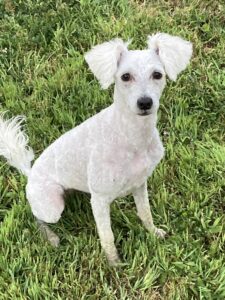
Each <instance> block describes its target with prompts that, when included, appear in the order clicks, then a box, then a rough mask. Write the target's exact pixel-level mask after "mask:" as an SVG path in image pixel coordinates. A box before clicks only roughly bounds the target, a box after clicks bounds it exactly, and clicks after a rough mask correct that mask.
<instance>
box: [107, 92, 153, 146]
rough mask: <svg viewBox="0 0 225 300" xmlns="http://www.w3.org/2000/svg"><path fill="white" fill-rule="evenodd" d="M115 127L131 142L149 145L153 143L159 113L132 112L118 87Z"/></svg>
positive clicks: (114, 105)
mask: <svg viewBox="0 0 225 300" xmlns="http://www.w3.org/2000/svg"><path fill="white" fill-rule="evenodd" d="M112 110H113V120H112V121H113V122H114V129H115V126H116V127H117V128H116V130H117V131H118V132H119V133H120V134H121V135H123V136H124V137H125V138H126V139H127V140H128V141H129V142H130V143H132V144H134V145H137V146H139V147H140V146H141V145H143V146H144V147H145V145H146V146H147V145H148V144H149V143H151V140H152V137H153V134H154V132H155V128H156V122H157V115H156V114H151V115H148V116H139V115H136V114H135V113H134V112H132V111H131V110H130V109H129V107H128V106H127V105H126V102H125V101H123V99H121V95H120V94H119V93H118V91H117V89H116V87H115V90H114V103H113V105H112Z"/></svg>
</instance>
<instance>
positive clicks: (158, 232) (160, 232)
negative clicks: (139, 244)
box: [153, 227, 166, 239]
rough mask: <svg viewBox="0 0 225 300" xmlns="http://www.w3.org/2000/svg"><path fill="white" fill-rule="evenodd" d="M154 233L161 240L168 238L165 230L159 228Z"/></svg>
mask: <svg viewBox="0 0 225 300" xmlns="http://www.w3.org/2000/svg"><path fill="white" fill-rule="evenodd" d="M153 233H154V235H155V236H157V237H158V238H160V239H163V238H165V236H166V232H165V231H164V230H163V229H160V228H157V227H155V228H154V230H153Z"/></svg>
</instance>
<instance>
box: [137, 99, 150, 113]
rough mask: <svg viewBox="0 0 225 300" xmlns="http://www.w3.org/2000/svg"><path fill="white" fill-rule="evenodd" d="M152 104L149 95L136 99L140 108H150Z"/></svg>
mask: <svg viewBox="0 0 225 300" xmlns="http://www.w3.org/2000/svg"><path fill="white" fill-rule="evenodd" d="M152 104H153V101H152V98H150V97H141V98H139V99H138V101H137V106H138V108H140V109H141V110H147V109H150V108H151V107H152Z"/></svg>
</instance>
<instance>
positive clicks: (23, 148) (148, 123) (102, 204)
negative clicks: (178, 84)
mask: <svg viewBox="0 0 225 300" xmlns="http://www.w3.org/2000/svg"><path fill="white" fill-rule="evenodd" d="M191 55H192V45H191V43H190V42H187V41H185V40H183V39H181V38H179V37H176V36H170V35H168V34H164V33H158V34H155V35H153V36H149V38H148V49H146V50H135V51H129V50H128V44H127V43H124V42H123V41H122V40H121V39H115V40H112V41H109V42H105V43H103V44H101V45H97V46H95V47H94V48H93V49H92V50H91V51H90V52H88V53H87V54H86V55H85V59H86V61H87V63H88V65H89V67H90V69H91V70H92V72H93V73H94V75H95V76H96V77H97V79H98V80H99V82H100V84H101V86H102V88H104V89H106V88H108V87H109V86H110V85H111V84H112V83H114V82H115V89H114V102H113V104H112V105H111V106H109V107H107V108H106V109H104V110H102V111H101V112H100V113H98V114H96V115H95V116H93V117H91V118H90V119H88V120H86V121H85V122H84V123H82V124H80V125H79V126H77V127H75V128H74V129H72V130H70V131H69V132H67V133H65V134H63V135H62V136H61V137H60V138H58V139H57V140H56V141H55V142H54V143H53V144H51V145H50V146H49V147H48V148H47V149H46V150H45V151H44V152H43V153H42V154H41V156H40V157H39V158H38V159H37V160H36V161H35V163H34V164H33V166H32V168H31V161H32V160H33V158H34V155H33V151H32V149H31V148H30V147H29V146H28V145H27V144H28V138H27V136H26V135H25V133H24V132H23V130H22V128H21V123H22V121H23V117H21V116H19V117H16V118H12V119H10V120H6V118H5V116H4V114H1V116H0V155H3V156H4V157H5V158H6V159H7V160H8V162H9V164H11V165H12V166H14V167H16V168H17V169H19V170H20V171H21V172H22V173H24V174H25V175H26V176H27V177H28V183H27V187H26V195H27V199H28V201H29V203H30V206H31V209H32V212H33V214H34V216H35V217H36V218H37V220H38V222H39V224H40V228H41V229H42V231H43V232H44V233H45V234H46V236H47V238H48V239H49V240H50V242H51V243H52V244H53V245H58V243H59V239H58V237H57V236H56V235H55V234H54V233H53V232H52V231H51V230H50V229H49V228H48V226H47V225H46V223H56V222H57V221H58V220H59V218H60V216H61V214H62V212H63V209H64V199H63V194H64V191H65V190H67V189H76V190H80V191H84V192H88V193H90V194H91V206H92V210H93V214H94V218H95V221H96V224H97V229H98V233H99V236H100V241H101V245H102V247H103V249H104V251H105V253H106V255H107V258H108V260H109V262H110V264H112V265H114V264H116V263H117V262H118V261H119V257H118V254H117V249H116V247H115V245H114V236H113V232H112V229H111V223H110V204H111V203H112V201H113V200H114V199H115V198H117V197H122V196H125V195H128V194H133V196H134V200H135V203H136V207H137V213H138V216H139V217H140V219H141V220H142V222H143V224H144V226H145V227H146V228H147V230H149V231H150V232H152V233H153V234H155V235H157V236H159V237H163V236H164V235H165V232H164V231H163V230H162V229H158V228H157V227H156V226H155V225H154V223H153V220H152V215H151V211H150V205H149V200H148V191H147V179H148V177H149V176H150V175H151V174H152V172H153V170H154V169H155V167H156V165H157V164H158V163H159V162H160V160H161V159H162V157H163V153H164V149H163V146H162V143H161V140H160V137H159V133H158V130H157V128H156V123H157V110H158V108H159V99H160V96H161V93H162V91H163V89H164V87H165V84H166V75H167V76H168V77H169V78H170V79H172V80H176V78H177V75H178V74H179V73H180V72H181V71H182V70H184V69H185V68H186V66H187V65H188V63H189V60H190V58H191Z"/></svg>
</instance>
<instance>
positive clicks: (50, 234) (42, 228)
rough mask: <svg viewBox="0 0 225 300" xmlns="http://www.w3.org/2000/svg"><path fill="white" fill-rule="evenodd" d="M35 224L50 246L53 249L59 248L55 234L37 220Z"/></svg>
mask: <svg viewBox="0 0 225 300" xmlns="http://www.w3.org/2000/svg"><path fill="white" fill-rule="evenodd" d="M37 224H38V228H39V229H40V231H41V232H42V234H43V235H44V237H45V238H46V239H47V240H48V241H49V242H50V244H51V245H52V246H53V247H58V246H59V242H60V240H59V237H58V236H57V234H55V233H54V232H53V231H52V230H51V229H50V228H49V227H48V225H47V224H46V223H45V222H43V221H41V220H38V219H37Z"/></svg>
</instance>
